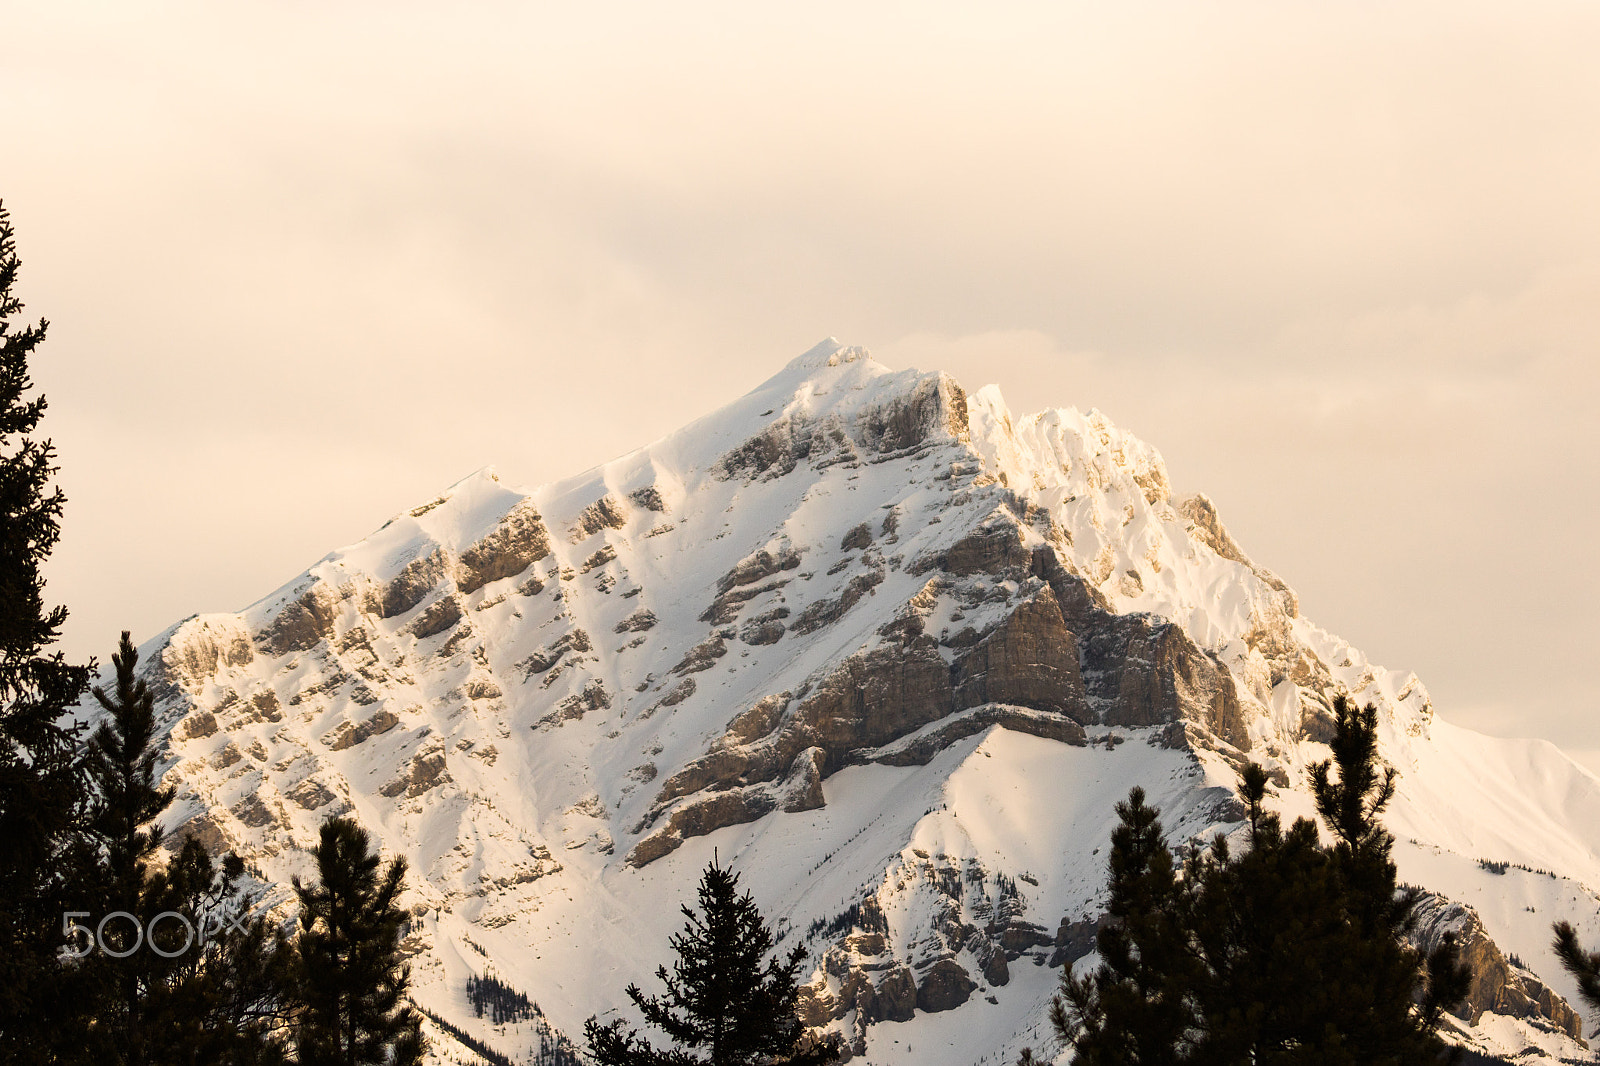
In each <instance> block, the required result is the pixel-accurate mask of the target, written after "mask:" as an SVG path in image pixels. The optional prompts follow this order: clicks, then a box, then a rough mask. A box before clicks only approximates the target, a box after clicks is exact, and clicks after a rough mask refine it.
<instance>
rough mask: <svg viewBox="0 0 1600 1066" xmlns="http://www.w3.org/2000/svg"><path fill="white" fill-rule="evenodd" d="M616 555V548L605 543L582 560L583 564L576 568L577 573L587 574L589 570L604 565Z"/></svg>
mask: <svg viewBox="0 0 1600 1066" xmlns="http://www.w3.org/2000/svg"><path fill="white" fill-rule="evenodd" d="M616 557H617V549H616V548H615V547H613V546H612V545H610V544H607V545H606V546H605V547H603V548H601V549H600V550H598V551H596V552H595V553H594V554H593V555H591V556H589V558H587V559H585V560H584V561H583V565H582V566H581V567H579V568H578V573H580V574H587V573H588V572H589V571H591V570H594V569H596V568H598V567H602V566H604V565H606V564H607V563H609V562H611V561H612V560H613V559H615V558H616Z"/></svg>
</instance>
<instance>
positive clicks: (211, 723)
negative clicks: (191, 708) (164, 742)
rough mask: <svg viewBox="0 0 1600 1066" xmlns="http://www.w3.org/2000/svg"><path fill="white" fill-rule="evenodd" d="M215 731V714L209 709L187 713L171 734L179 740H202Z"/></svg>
mask: <svg viewBox="0 0 1600 1066" xmlns="http://www.w3.org/2000/svg"><path fill="white" fill-rule="evenodd" d="M216 731H217V716H216V715H214V714H212V713H210V712H209V711H199V712H194V713H191V714H190V715H188V716H187V717H186V718H184V719H183V721H181V722H179V723H178V726H177V728H175V729H174V730H173V731H172V735H173V736H174V737H176V738H177V739H179V740H203V739H204V738H206V737H209V736H212V735H214V734H215V733H216Z"/></svg>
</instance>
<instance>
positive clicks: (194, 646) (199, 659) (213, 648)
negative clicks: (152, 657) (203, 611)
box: [161, 619, 316, 681]
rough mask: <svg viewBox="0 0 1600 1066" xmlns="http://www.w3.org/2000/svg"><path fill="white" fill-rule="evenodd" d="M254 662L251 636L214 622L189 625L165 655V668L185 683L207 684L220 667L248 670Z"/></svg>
mask: <svg viewBox="0 0 1600 1066" xmlns="http://www.w3.org/2000/svg"><path fill="white" fill-rule="evenodd" d="M312 643H313V644H315V643H316V642H315V641H313V642H312ZM254 658H255V651H254V650H253V649H252V648H251V647H250V637H249V635H248V634H247V633H245V632H244V631H243V630H242V629H241V628H238V627H236V626H234V625H228V624H226V623H223V622H216V621H212V620H210V619H197V620H195V621H192V622H189V623H187V624H186V625H184V626H183V627H182V628H180V629H179V630H178V632H176V633H174V634H173V637H172V640H171V642H170V643H169V644H168V645H167V646H166V647H165V648H163V649H162V651H161V662H162V664H163V665H164V666H165V667H166V668H167V669H168V670H170V671H172V672H173V673H174V674H176V675H177V676H178V677H179V678H182V679H184V680H198V681H203V679H205V678H208V677H210V676H212V675H213V674H215V673H216V672H217V670H218V669H219V668H220V667H224V666H248V665H249V664H250V661H251V660H252V659H254Z"/></svg>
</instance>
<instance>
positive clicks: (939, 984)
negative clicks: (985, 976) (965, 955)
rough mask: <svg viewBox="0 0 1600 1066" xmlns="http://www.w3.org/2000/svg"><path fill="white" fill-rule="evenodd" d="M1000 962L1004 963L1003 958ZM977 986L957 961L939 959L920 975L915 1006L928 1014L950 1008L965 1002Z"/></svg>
mask: <svg viewBox="0 0 1600 1066" xmlns="http://www.w3.org/2000/svg"><path fill="white" fill-rule="evenodd" d="M1000 963H1001V965H1002V966H1003V965H1005V959H1003V958H1002V959H1001V960H1000ZM977 987H978V986H977V984H976V983H975V982H974V981H973V980H972V977H971V976H970V975H969V974H968V973H967V971H966V970H964V969H962V967H961V964H960V963H959V962H957V961H956V960H954V959H940V960H939V961H938V962H935V963H934V964H933V965H932V966H930V967H928V970H927V972H926V973H924V974H923V975H922V983H921V984H920V985H918V986H917V1008H918V1009H919V1010H924V1011H927V1012H928V1013H929V1014H936V1013H938V1012H939V1011H942V1010H952V1009H954V1008H956V1007H959V1006H961V1004H963V1003H965V1002H966V1001H967V999H968V997H970V996H971V995H972V990H973V989H975V988H977Z"/></svg>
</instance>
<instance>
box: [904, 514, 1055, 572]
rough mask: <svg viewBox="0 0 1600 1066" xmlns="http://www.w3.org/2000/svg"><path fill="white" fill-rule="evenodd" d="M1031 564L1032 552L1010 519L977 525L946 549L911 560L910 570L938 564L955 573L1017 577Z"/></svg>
mask: <svg viewBox="0 0 1600 1066" xmlns="http://www.w3.org/2000/svg"><path fill="white" fill-rule="evenodd" d="M1032 566H1033V553H1032V552H1031V551H1029V550H1028V549H1027V548H1025V547H1023V544H1022V534H1021V532H1020V531H1019V530H1018V529H1017V526H1016V524H1015V523H1014V522H1012V521H1009V520H1007V521H1004V522H995V523H993V524H990V525H984V526H980V527H979V528H977V529H975V530H973V531H972V532H971V533H969V534H967V535H966V536H965V537H962V538H961V539H960V540H959V541H957V542H956V543H955V544H952V545H951V546H950V548H949V550H948V551H945V552H941V553H938V554H935V555H932V556H926V557H923V558H920V559H918V560H916V561H915V562H913V563H912V564H911V567H910V571H911V573H913V574H920V573H924V572H926V571H928V570H931V569H934V568H935V567H937V568H938V569H940V570H944V571H945V572H947V573H951V574H955V575H957V576H966V575H970V574H989V575H991V576H994V577H1003V578H1011V579H1013V580H1020V579H1022V578H1025V577H1027V576H1028V572H1029V570H1030V569H1031V568H1032Z"/></svg>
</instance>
